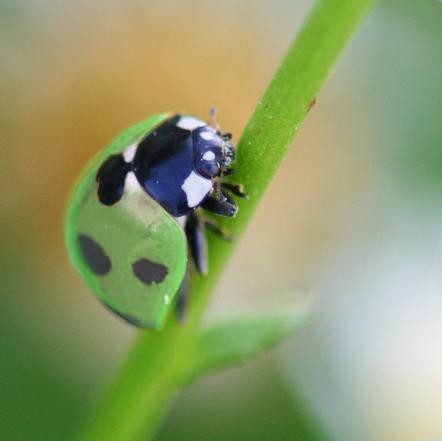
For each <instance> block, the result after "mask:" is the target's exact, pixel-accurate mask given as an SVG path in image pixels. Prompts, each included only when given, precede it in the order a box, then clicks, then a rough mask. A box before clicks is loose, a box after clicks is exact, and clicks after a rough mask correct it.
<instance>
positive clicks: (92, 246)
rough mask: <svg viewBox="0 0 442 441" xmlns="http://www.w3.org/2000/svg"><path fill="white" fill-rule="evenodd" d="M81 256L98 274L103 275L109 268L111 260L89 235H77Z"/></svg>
mask: <svg viewBox="0 0 442 441" xmlns="http://www.w3.org/2000/svg"><path fill="white" fill-rule="evenodd" d="M78 241H79V243H80V248H81V251H82V253H83V257H84V258H85V260H86V262H87V263H88V264H89V267H90V269H91V270H92V271H93V272H94V273H95V274H97V275H98V276H104V275H105V274H107V273H108V272H109V271H110V269H111V261H110V259H109V257H108V256H107V255H106V253H105V251H104V249H103V248H102V247H101V246H100V245H99V244H98V243H97V242H95V240H94V239H92V238H91V237H89V236H86V235H85V234H80V235H79V236H78Z"/></svg>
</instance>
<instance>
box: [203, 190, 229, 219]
mask: <svg viewBox="0 0 442 441" xmlns="http://www.w3.org/2000/svg"><path fill="white" fill-rule="evenodd" d="M201 208H204V210H207V211H210V212H211V213H214V214H218V215H220V216H225V217H233V216H235V215H236V213H237V212H238V207H237V206H236V204H235V202H234V200H233V199H232V198H231V197H230V196H229V195H228V194H227V193H226V192H225V191H224V190H223V189H222V188H221V186H220V187H217V188H216V189H215V190H214V191H213V193H212V194H211V195H209V197H207V198H206V199H205V201H204V202H203V203H202V204H201Z"/></svg>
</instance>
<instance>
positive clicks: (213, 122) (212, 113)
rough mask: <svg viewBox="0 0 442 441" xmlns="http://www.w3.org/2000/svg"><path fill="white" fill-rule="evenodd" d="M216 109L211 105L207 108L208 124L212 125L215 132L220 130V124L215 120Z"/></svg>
mask: <svg viewBox="0 0 442 441" xmlns="http://www.w3.org/2000/svg"><path fill="white" fill-rule="evenodd" d="M216 114H217V110H216V107H211V108H210V110H209V124H210V126H211V127H213V128H214V129H215V130H216V131H217V132H220V131H221V130H220V126H219V124H218V121H217V120H216Z"/></svg>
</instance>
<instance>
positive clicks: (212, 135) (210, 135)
mask: <svg viewBox="0 0 442 441" xmlns="http://www.w3.org/2000/svg"><path fill="white" fill-rule="evenodd" d="M200 136H201V138H203V139H205V140H206V141H211V140H212V139H213V138H215V133H214V132H212V131H211V130H204V131H203V132H200Z"/></svg>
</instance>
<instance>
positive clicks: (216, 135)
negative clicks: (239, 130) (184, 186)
mask: <svg viewBox="0 0 442 441" xmlns="http://www.w3.org/2000/svg"><path fill="white" fill-rule="evenodd" d="M193 137H194V144H193V145H194V155H195V156H194V158H195V168H196V170H197V172H198V173H199V174H201V175H202V176H205V177H208V178H214V177H216V176H220V175H221V173H223V172H224V171H225V170H226V169H227V168H229V166H230V164H231V163H232V162H233V161H234V160H235V150H234V147H233V144H232V142H231V139H232V135H230V134H226V135H222V134H221V133H220V132H219V131H217V130H215V129H213V128H212V127H209V126H204V127H200V128H198V129H196V130H194V132H193Z"/></svg>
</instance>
